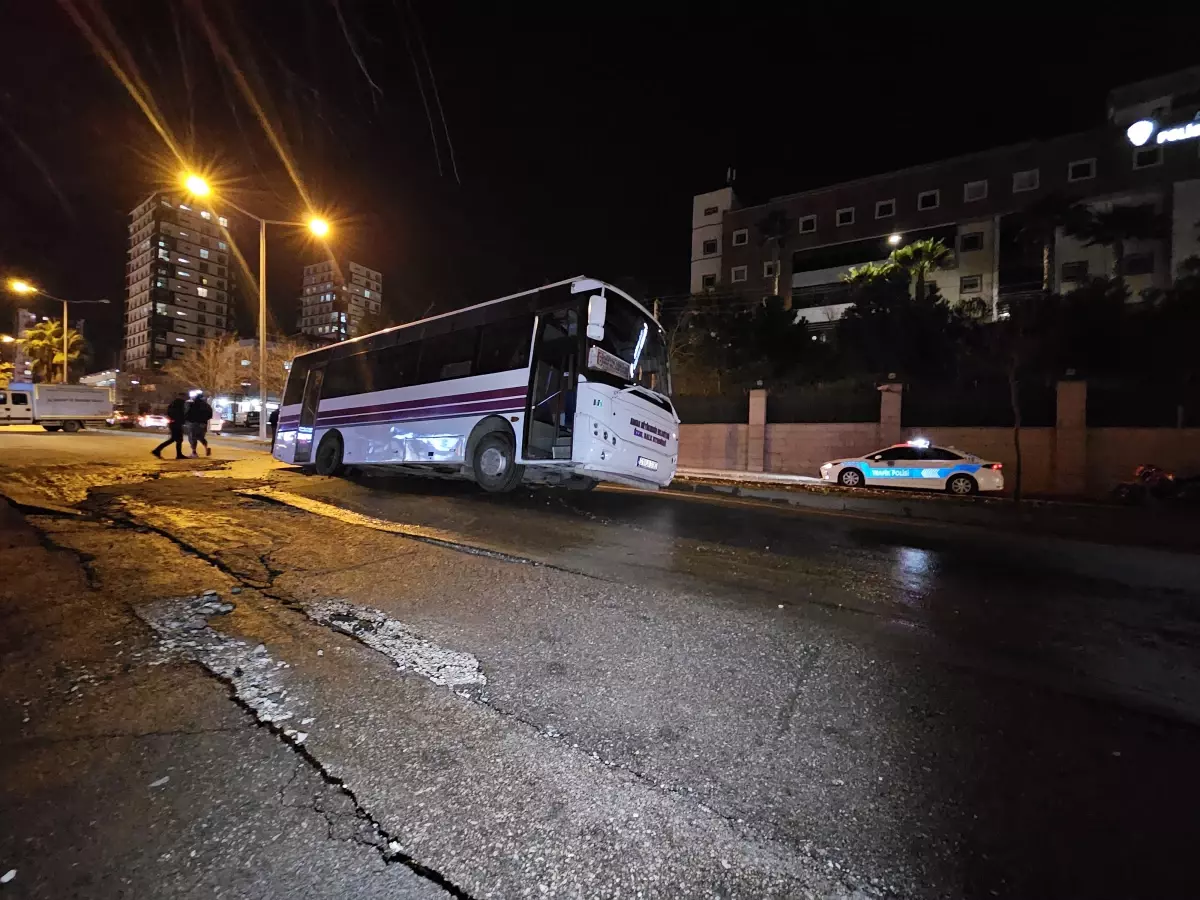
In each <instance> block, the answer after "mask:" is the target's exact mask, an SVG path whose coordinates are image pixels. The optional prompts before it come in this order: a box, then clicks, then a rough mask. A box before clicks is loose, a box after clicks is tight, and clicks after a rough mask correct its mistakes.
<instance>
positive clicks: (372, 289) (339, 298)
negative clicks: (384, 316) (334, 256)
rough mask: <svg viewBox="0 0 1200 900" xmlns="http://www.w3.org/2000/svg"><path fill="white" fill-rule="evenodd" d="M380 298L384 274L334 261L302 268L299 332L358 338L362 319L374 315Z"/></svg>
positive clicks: (338, 338) (336, 338)
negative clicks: (302, 281)
mask: <svg viewBox="0 0 1200 900" xmlns="http://www.w3.org/2000/svg"><path fill="white" fill-rule="evenodd" d="M382 301H383V275H381V274H380V273H379V272H376V271H375V270H374V269H368V268H367V267H366V266H360V265H359V264H358V263H356V262H347V263H345V264H344V265H342V264H339V263H337V262H335V261H334V260H326V261H325V262H319V263H313V264H312V265H311V266H305V267H304V283H303V286H302V287H301V289H300V332H301V333H302V334H307V335H310V336H312V337H315V338H317V339H318V340H326V341H344V340H346V339H347V338H352V337H358V336H359V335H360V334H365V333H366V332H365V331H364V330H362V328H361V326H362V324H363V319H364V318H365V317H367V316H368V315H377V314H378V313H379V311H380V309H381V306H380V304H381V303H382Z"/></svg>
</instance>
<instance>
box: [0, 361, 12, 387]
mask: <svg viewBox="0 0 1200 900" xmlns="http://www.w3.org/2000/svg"><path fill="white" fill-rule="evenodd" d="M13 371H14V370H13V364H12V363H10V362H6V363H0V388H6V387H8V385H9V383H10V382H11V381H12V377H13Z"/></svg>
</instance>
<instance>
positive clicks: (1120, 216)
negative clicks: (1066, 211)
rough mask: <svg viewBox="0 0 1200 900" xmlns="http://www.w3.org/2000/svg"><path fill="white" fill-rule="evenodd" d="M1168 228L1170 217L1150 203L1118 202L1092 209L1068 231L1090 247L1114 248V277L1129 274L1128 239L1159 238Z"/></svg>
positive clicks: (1146, 239)
mask: <svg viewBox="0 0 1200 900" xmlns="http://www.w3.org/2000/svg"><path fill="white" fill-rule="evenodd" d="M1167 228H1168V224H1167V219H1166V217H1165V216H1164V215H1163V214H1162V213H1160V212H1157V211H1156V210H1155V209H1154V207H1153V206H1151V205H1149V204H1139V205H1137V206H1119V205H1114V206H1113V207H1112V208H1111V209H1102V210H1096V211H1091V212H1089V213H1088V215H1087V216H1086V217H1085V218H1084V219H1082V220H1081V221H1079V222H1074V223H1072V224H1071V226H1070V228H1069V230H1068V233H1069V234H1071V235H1072V236H1074V237H1077V238H1081V239H1082V240H1083V242H1084V244H1085V245H1086V246H1088V247H1094V246H1096V245H1098V244H1099V245H1102V246H1105V247H1111V248H1112V254H1113V273H1112V277H1113V278H1120V277H1121V276H1122V275H1124V274H1125V272H1124V268H1125V266H1124V262H1125V242H1126V241H1150V240H1157V239H1159V238H1161V237H1162V236H1163V235H1164V234H1165V233H1166V232H1167Z"/></svg>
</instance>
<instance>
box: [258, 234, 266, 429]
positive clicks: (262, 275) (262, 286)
mask: <svg viewBox="0 0 1200 900" xmlns="http://www.w3.org/2000/svg"><path fill="white" fill-rule="evenodd" d="M258 399H259V409H258V439H259V440H260V441H266V439H267V220H266V219H259V220H258Z"/></svg>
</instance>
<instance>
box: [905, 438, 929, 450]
mask: <svg viewBox="0 0 1200 900" xmlns="http://www.w3.org/2000/svg"><path fill="white" fill-rule="evenodd" d="M908 446H910V447H917V448H919V449H921V450H924V449H925V448H926V447H928V446H929V438H913V439H912V440H911V441H909V442H908Z"/></svg>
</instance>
